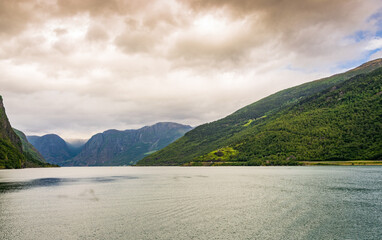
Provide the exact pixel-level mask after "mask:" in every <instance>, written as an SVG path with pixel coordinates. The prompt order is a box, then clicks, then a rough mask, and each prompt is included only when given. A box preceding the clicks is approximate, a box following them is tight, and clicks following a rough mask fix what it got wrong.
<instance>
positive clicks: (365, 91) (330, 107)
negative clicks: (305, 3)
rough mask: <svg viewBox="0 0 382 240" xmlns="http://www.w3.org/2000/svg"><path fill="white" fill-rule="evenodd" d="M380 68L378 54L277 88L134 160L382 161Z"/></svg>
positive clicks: (229, 162)
mask: <svg viewBox="0 0 382 240" xmlns="http://www.w3.org/2000/svg"><path fill="white" fill-rule="evenodd" d="M381 66H382V60H381V59H378V60H375V61H372V62H369V63H366V64H364V65H362V66H360V67H358V68H356V69H354V70H351V71H348V72H346V73H343V74H337V75H334V76H332V77H329V78H325V79H321V80H317V81H314V82H310V83H306V84H303V85H300V86H297V87H293V88H290V89H286V90H283V91H280V92H278V93H276V94H273V95H271V96H269V97H266V98H264V99H261V100H259V101H257V102H255V103H253V104H251V105H248V106H247V107H244V108H242V109H240V110H238V111H237V112H235V113H233V114H231V115H229V116H227V117H226V118H223V119H221V120H218V121H216V122H212V123H207V124H204V125H201V126H199V127H197V128H195V129H194V130H192V131H190V132H188V133H186V134H185V136H184V137H182V138H180V139H178V140H177V141H175V142H174V143H172V144H170V145H169V146H167V147H166V148H164V149H162V150H160V151H157V152H155V153H153V154H152V155H150V156H147V157H146V158H144V159H143V160H141V161H139V162H138V164H137V165H206V164H210V165H218V164H219V165H298V164H301V163H300V161H306V160H321V161H327V160H358V159H365V160H376V159H381V158H382V139H381V135H382V129H381V128H382V126H381V124H382V119H381V117H382V109H381V106H382V104H381V103H382V100H381V99H382V94H381V92H382V80H381V79H382V69H379V68H380V67H381ZM375 69H378V70H376V71H374V72H372V71H373V70H375ZM263 116H266V117H263ZM254 119H256V121H254ZM243 126H244V127H243ZM225 147H230V148H231V149H234V150H235V153H237V154H235V155H234V156H230V159H229V160H226V161H215V162H214V161H209V162H208V156H211V155H212V154H213V153H214V152H215V151H218V150H219V149H221V148H225ZM203 159H206V161H203Z"/></svg>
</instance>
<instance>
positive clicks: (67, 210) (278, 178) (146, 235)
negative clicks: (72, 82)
mask: <svg viewBox="0 0 382 240" xmlns="http://www.w3.org/2000/svg"><path fill="white" fill-rule="evenodd" d="M0 213H1V215H0V223H1V224H0V236H1V237H2V239H380V237H381V236H382V214H381V213H382V167H373V166H352V167H351V166H349V167H339V166H328V167H327V166H325V167H317V166H314V167H93V168H49V169H22V170H2V171H0Z"/></svg>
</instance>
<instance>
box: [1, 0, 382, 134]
mask: <svg viewBox="0 0 382 240" xmlns="http://www.w3.org/2000/svg"><path fill="white" fill-rule="evenodd" d="M381 33H382V1H380V0H294V1H285V0H226V1H223V0H203V1H200V0H155V1H148V0H128V1H123V0H109V1H103V0H81V1H77V0H57V1H53V0H52V1H51V0H47V1H44V0H12V1H8V0H0V94H1V95H2V96H3V98H4V101H5V106H6V110H7V113H8V117H9V118H10V120H11V123H12V125H13V127H16V128H18V129H20V130H22V131H24V132H25V133H26V134H28V135H32V134H35V135H43V134H46V133H57V134H59V135H61V136H63V137H64V138H89V137H90V136H91V135H93V134H95V133H97V132H102V131H104V130H106V129H110V128H114V129H129V128H137V127H141V126H144V125H149V124H153V123H156V122H159V121H174V122H179V123H183V124H190V125H192V126H196V125H199V124H202V123H205V122H210V121H214V120H217V119H219V118H222V117H224V116H226V115H228V114H230V113H232V112H234V111H236V110H237V109H239V108H241V107H243V106H245V105H247V104H250V103H252V102H254V101H256V100H259V99H261V98H263V97H265V96H267V95H269V94H271V93H274V92H276V91H278V90H281V89H284V88H287V87H291V86H295V85H297V84H301V83H304V82H307V81H311V80H314V79H318V78H320V77H325V76H328V75H330V74H334V73H338V72H341V71H345V70H347V69H349V68H352V67H355V66H357V65H359V64H360V63H362V62H363V61H367V60H371V59H374V58H378V57H382V52H381V48H382V34H381Z"/></svg>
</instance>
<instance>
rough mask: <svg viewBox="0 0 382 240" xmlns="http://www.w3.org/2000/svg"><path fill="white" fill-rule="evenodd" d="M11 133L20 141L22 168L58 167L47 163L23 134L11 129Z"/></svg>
mask: <svg viewBox="0 0 382 240" xmlns="http://www.w3.org/2000/svg"><path fill="white" fill-rule="evenodd" d="M13 131H14V132H15V133H16V134H17V136H18V137H19V138H20V140H21V145H22V150H23V155H24V157H25V161H24V162H23V165H22V167H27V168H31V167H58V165H54V164H53V165H52V164H49V163H47V162H46V161H45V159H44V157H43V156H42V155H41V154H40V153H39V152H38V151H37V150H36V148H35V147H33V145H32V144H30V143H29V142H28V140H27V137H26V136H25V134H24V133H23V132H21V131H20V130H17V129H13Z"/></svg>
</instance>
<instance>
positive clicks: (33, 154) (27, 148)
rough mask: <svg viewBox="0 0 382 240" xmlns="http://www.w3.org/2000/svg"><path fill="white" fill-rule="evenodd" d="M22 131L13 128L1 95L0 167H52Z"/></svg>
mask: <svg viewBox="0 0 382 240" xmlns="http://www.w3.org/2000/svg"><path fill="white" fill-rule="evenodd" d="M50 166H51V165H50V164H47V163H46V162H45V160H44V158H42V156H41V155H40V154H39V153H38V151H36V149H34V148H33V146H32V145H30V144H29V143H28V141H27V139H26V137H25V135H24V133H22V132H21V131H18V130H16V129H13V128H12V127H11V124H10V123H9V120H8V117H7V115H6V113H5V108H4V104H3V98H2V97H1V96H0V168H22V167H50Z"/></svg>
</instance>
